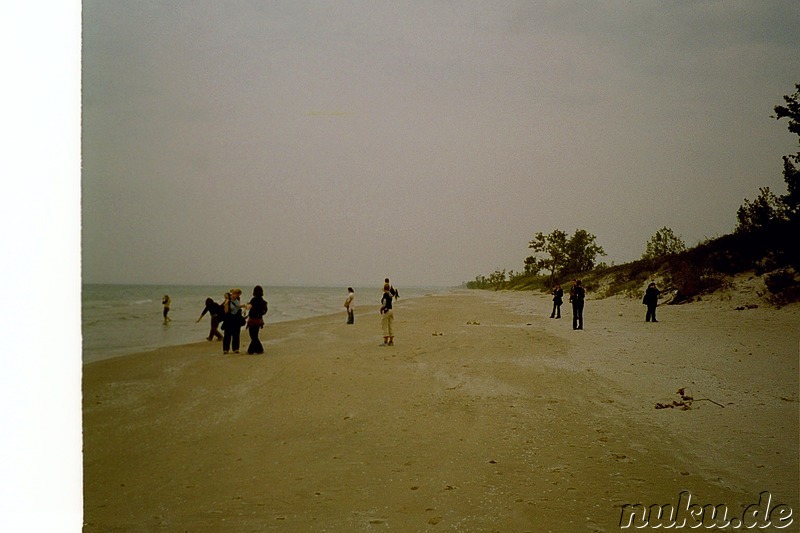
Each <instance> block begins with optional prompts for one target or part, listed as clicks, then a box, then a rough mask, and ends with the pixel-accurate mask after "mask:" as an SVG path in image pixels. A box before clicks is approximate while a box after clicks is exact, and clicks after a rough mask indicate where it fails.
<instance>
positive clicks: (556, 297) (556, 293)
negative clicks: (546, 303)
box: [550, 284, 564, 318]
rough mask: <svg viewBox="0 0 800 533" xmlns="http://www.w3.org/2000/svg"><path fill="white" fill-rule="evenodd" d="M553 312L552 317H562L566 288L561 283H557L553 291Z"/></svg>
mask: <svg viewBox="0 0 800 533" xmlns="http://www.w3.org/2000/svg"><path fill="white" fill-rule="evenodd" d="M550 294H552V295H553V312H552V313H550V318H561V304H562V303H564V289H562V288H561V285H558V284H556V286H555V288H554V289H553V291H552V292H551V293H550Z"/></svg>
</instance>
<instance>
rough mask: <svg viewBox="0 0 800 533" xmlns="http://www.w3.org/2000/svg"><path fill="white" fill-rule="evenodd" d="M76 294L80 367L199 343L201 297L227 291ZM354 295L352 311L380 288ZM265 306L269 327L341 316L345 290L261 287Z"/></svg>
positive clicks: (204, 332)
mask: <svg viewBox="0 0 800 533" xmlns="http://www.w3.org/2000/svg"><path fill="white" fill-rule="evenodd" d="M82 289H83V290H82V295H81V311H82V328H81V329H82V337H83V362H84V363H88V362H92V361H99V360H101V359H108V358H111V357H117V356H121V355H127V354H132V353H138V352H144V351H149V350H154V349H156V348H160V347H162V346H177V345H180V344H188V343H192V342H202V341H204V340H205V339H206V337H208V331H209V329H210V328H209V327H210V319H209V316H208V313H206V315H205V316H204V317H203V319H202V320H201V321H200V323H197V322H196V321H197V319H198V318H199V317H200V313H202V311H203V308H204V307H205V300H206V298H212V299H213V300H214V301H215V302H217V303H222V300H223V295H224V294H225V293H226V292H227V291H229V290H230V287H227V286H221V285H218V286H209V285H95V284H84V285H83V287H82ZM252 289H253V288H252V287H242V290H243V291H244V292H243V294H242V298H241V300H242V303H246V302H248V301H249V300H250V298H251V297H252ZM354 290H355V294H356V297H355V309H356V311H358V308H359V307H363V306H373V307H375V308H376V309H377V307H378V306H379V305H380V299H381V295H382V291H381V290H380V288H377V289H376V288H374V287H373V288H359V287H354ZM446 290H448V289H447V288H442V287H401V288H400V296H401V297H402V298H414V297H418V296H423V295H425V294H433V293H440V292H444V291H446ZM165 294H168V295H169V297H170V300H171V304H170V310H169V318H170V319H171V320H170V322H168V323H167V324H164V323H163V318H162V311H163V305H162V304H161V300H162V298H163V296H164V295H165ZM264 298H265V299H266V300H267V302H268V304H269V312H268V313H267V316H266V317H265V320H266V323H267V325H269V324H270V323H271V322H285V321H288V320H297V319H302V318H310V317H314V316H323V315H328V314H333V313H337V312H341V313H342V321H343V322H344V321H345V312H344V307H343V305H342V304H343V303H344V300H345V298H347V288H346V287H344V288H342V287H335V288H333V287H264Z"/></svg>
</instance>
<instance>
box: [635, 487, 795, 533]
mask: <svg viewBox="0 0 800 533" xmlns="http://www.w3.org/2000/svg"><path fill="white" fill-rule="evenodd" d="M793 522H794V519H793V518H792V508H791V507H790V506H789V505H787V504H785V503H775V504H773V502H772V494H771V493H769V492H767V491H764V492H762V493H761V494H759V498H758V503H753V504H751V505H748V506H747V507H746V508H745V510H744V512H743V513H742V516H741V517H737V516H732V515H730V514H729V512H728V506H727V505H726V504H717V505H714V504H705V505H700V504H698V503H692V494H691V492H689V491H683V492H681V493H680V494H679V495H678V503H677V504H676V505H673V504H672V503H667V504H664V505H659V504H653V505H649V506H647V507H645V506H644V505H642V504H641V503H637V504H625V505H623V506H622V514H621V515H620V519H619V527H620V529H627V528H631V527H633V528H637V529H643V528H647V527H650V528H653V529H656V528H665V529H670V528H675V529H679V528H685V527H688V528H691V529H694V528H700V527H702V528H704V529H712V528H718V529H724V528H732V529H753V528H757V529H766V528H768V527H772V528H775V529H783V528H786V527H789V526H790V525H791V524H792V523H793Z"/></svg>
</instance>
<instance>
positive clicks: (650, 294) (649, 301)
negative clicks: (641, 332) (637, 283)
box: [642, 283, 661, 322]
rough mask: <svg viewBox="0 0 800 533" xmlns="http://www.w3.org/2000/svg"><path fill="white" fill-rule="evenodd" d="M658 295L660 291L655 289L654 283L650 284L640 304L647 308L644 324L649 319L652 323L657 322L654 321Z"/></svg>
mask: <svg viewBox="0 0 800 533" xmlns="http://www.w3.org/2000/svg"><path fill="white" fill-rule="evenodd" d="M659 294H661V291H660V290H658V289H657V288H656V284H655V283H650V285H648V286H647V290H646V291H644V298H642V303H643V304H644V305H646V306H647V313H646V314H645V316H644V321H645V322H650V321H651V319H652V321H653V322H658V320H656V307H658V295H659Z"/></svg>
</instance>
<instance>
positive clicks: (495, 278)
mask: <svg viewBox="0 0 800 533" xmlns="http://www.w3.org/2000/svg"><path fill="white" fill-rule="evenodd" d="M487 281H488V282H489V285H491V286H492V287H494V290H498V289H500V288H501V287H502V286H503V283H505V281H506V270H505V269H503V270H495V271H494V272H492V273H491V274H489V278H488V279H487Z"/></svg>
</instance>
